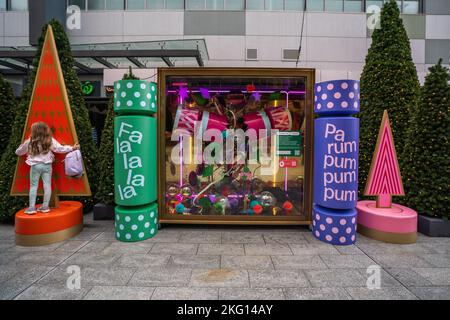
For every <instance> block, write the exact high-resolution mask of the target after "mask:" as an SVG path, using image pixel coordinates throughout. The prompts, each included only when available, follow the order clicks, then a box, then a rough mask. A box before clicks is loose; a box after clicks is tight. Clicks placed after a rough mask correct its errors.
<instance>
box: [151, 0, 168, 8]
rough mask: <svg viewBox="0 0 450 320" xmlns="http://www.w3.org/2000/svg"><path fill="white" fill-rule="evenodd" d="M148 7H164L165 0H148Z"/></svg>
mask: <svg viewBox="0 0 450 320" xmlns="http://www.w3.org/2000/svg"><path fill="white" fill-rule="evenodd" d="M147 9H149V10H161V9H164V0H147Z"/></svg>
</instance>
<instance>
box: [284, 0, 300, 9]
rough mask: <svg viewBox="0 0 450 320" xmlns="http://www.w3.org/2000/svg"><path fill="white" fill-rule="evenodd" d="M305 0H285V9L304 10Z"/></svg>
mask: <svg viewBox="0 0 450 320" xmlns="http://www.w3.org/2000/svg"><path fill="white" fill-rule="evenodd" d="M304 8H305V0H284V9H285V10H287V11H303V10H304Z"/></svg>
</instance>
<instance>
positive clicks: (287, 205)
mask: <svg viewBox="0 0 450 320" xmlns="http://www.w3.org/2000/svg"><path fill="white" fill-rule="evenodd" d="M293 208H294V205H293V204H292V202H290V201H285V202H284V203H283V209H284V210H286V211H288V212H289V211H292V209H293Z"/></svg>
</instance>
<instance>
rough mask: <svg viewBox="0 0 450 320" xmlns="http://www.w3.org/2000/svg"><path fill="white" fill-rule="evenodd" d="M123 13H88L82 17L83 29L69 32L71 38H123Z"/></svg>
mask: <svg viewBox="0 0 450 320" xmlns="http://www.w3.org/2000/svg"><path fill="white" fill-rule="evenodd" d="M123 15H124V12H123V11H117V12H116V11H99V12H95V11H88V12H85V13H83V14H82V15H81V29H80V30H69V31H68V33H69V35H70V36H90V37H92V36H100V37H101V36H122V35H123V32H124V22H123V20H124V18H123Z"/></svg>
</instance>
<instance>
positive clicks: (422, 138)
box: [403, 60, 450, 219]
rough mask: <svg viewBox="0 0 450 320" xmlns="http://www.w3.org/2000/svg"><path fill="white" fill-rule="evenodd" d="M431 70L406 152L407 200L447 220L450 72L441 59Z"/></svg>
mask: <svg viewBox="0 0 450 320" xmlns="http://www.w3.org/2000/svg"><path fill="white" fill-rule="evenodd" d="M429 71H430V73H429V74H428V76H427V77H426V78H425V84H424V86H423V87H422V90H421V95H420V99H419V108H418V110H417V112H416V113H415V114H414V115H413V117H412V120H413V122H412V125H411V129H410V131H409V139H408V141H407V143H406V146H405V151H404V155H403V156H404V158H405V163H406V166H407V170H406V171H405V172H404V173H403V175H404V177H405V178H406V179H404V180H405V181H404V183H405V187H406V203H407V204H408V206H410V207H411V208H413V209H415V210H417V211H418V213H420V214H423V215H427V216H431V217H442V218H445V219H448V218H449V212H450V210H449V208H450V193H449V186H450V144H449V136H450V85H449V81H450V73H449V70H448V69H447V68H445V67H444V66H442V60H440V61H439V63H438V64H437V65H435V66H433V67H431V68H430V69H429Z"/></svg>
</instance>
